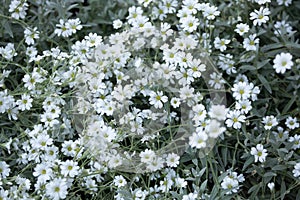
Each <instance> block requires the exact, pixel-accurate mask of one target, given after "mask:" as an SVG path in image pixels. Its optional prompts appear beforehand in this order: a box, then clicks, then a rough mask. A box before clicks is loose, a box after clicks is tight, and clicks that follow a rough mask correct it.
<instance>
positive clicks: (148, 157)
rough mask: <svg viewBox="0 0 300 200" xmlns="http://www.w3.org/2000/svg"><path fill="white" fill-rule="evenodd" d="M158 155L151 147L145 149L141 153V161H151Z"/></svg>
mask: <svg viewBox="0 0 300 200" xmlns="http://www.w3.org/2000/svg"><path fill="white" fill-rule="evenodd" d="M155 157H156V155H155V153H154V151H152V150H151V149H146V150H145V151H143V152H141V153H140V158H141V162H143V163H149V162H151V161H152V160H153V159H154V158H155Z"/></svg>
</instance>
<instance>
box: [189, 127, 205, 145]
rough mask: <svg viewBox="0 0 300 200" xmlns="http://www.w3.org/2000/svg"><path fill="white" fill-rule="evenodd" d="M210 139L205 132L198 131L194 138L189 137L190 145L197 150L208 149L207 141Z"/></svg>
mask: <svg viewBox="0 0 300 200" xmlns="http://www.w3.org/2000/svg"><path fill="white" fill-rule="evenodd" d="M207 139H208V136H207V134H206V133H205V132H204V131H201V130H196V132H194V133H193V135H192V136H190V137H189V145H190V146H191V147H192V148H194V147H196V148H197V149H200V148H205V147H206V140H207Z"/></svg>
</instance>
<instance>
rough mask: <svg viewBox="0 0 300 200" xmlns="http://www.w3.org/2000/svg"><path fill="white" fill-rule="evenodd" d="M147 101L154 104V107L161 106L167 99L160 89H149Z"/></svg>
mask: <svg viewBox="0 0 300 200" xmlns="http://www.w3.org/2000/svg"><path fill="white" fill-rule="evenodd" d="M149 101H150V102H149V103H150V104H151V105H154V107H155V108H162V107H163V103H166V102H167V101H168V97H167V96H165V95H163V92H162V91H158V92H154V91H151V93H150V98H149Z"/></svg>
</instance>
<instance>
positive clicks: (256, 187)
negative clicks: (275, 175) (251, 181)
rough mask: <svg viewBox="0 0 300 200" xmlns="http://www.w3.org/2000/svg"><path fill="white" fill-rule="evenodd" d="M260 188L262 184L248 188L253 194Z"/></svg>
mask: <svg viewBox="0 0 300 200" xmlns="http://www.w3.org/2000/svg"><path fill="white" fill-rule="evenodd" d="M259 189H260V184H257V185H254V186H252V187H251V188H250V189H249V190H248V194H250V193H253V194H252V195H256V194H257V193H258V191H259ZM252 195H251V196H252Z"/></svg>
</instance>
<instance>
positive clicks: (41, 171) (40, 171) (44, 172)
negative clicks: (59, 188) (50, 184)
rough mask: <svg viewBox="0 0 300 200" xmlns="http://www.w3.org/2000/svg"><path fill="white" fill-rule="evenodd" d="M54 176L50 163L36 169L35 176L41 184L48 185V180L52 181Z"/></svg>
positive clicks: (38, 165)
mask: <svg viewBox="0 0 300 200" xmlns="http://www.w3.org/2000/svg"><path fill="white" fill-rule="evenodd" d="M52 175H53V172H52V169H51V164H50V163H41V164H37V165H36V167H35V168H34V172H33V176H35V177H38V181H39V182H41V183H46V181H47V180H50V178H51V177H52Z"/></svg>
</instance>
